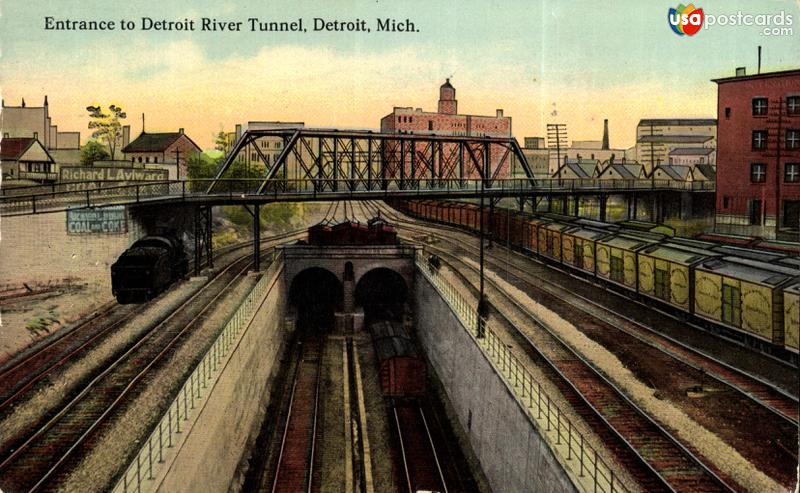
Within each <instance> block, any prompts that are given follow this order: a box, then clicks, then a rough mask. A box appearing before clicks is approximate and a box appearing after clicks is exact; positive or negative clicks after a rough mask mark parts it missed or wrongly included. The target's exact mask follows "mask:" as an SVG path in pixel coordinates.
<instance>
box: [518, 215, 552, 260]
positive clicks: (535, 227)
mask: <svg viewBox="0 0 800 493" xmlns="http://www.w3.org/2000/svg"><path fill="white" fill-rule="evenodd" d="M549 222H550V220H548V219H543V218H541V217H530V218H528V219H527V220H525V222H524V223H523V230H522V239H523V244H522V249H523V250H528V251H529V252H531V253H539V229H540V228H541V227H543V226H544V225H545V224H547V223H549Z"/></svg>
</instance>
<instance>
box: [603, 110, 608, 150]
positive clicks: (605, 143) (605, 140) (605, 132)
mask: <svg viewBox="0 0 800 493" xmlns="http://www.w3.org/2000/svg"><path fill="white" fill-rule="evenodd" d="M608 148H609V146H608V118H606V119H605V120H603V150H604V151H607V150H608Z"/></svg>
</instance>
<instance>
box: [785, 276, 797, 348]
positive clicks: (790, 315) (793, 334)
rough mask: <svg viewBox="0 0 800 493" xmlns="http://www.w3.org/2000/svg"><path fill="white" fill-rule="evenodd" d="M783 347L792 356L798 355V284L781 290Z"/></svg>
mask: <svg viewBox="0 0 800 493" xmlns="http://www.w3.org/2000/svg"><path fill="white" fill-rule="evenodd" d="M783 327H784V331H785V337H784V347H785V348H786V350H788V351H791V352H792V353H794V354H798V353H800V282H795V283H793V284H791V285H790V286H787V287H785V288H784V289H783Z"/></svg>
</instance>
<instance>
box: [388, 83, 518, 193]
mask: <svg viewBox="0 0 800 493" xmlns="http://www.w3.org/2000/svg"><path fill="white" fill-rule="evenodd" d="M381 132H384V133H406V134H423V135H425V134H427V135H457V136H472V137H502V138H509V137H511V118H510V117H507V116H503V110H502V109H498V110H497V112H496V114H495V116H478V115H461V114H458V100H456V89H455V88H454V87H453V86H452V84H450V79H447V80H446V81H445V83H444V84H442V85H441V87H439V106H438V110H437V111H436V112H430V111H422V108H416V109H415V108H412V107H397V106H396V107H395V108H394V109H393V110H392V112H391V113H389V114H388V115H386V116H384V117H383V118H381ZM443 152H445V153H449V152H450V149H449V147H448V146H447V145H445V148H444V149H443ZM503 154H504V153H502V152H501V151H500V150H494V149H493V150H492V157H491V159H492V167H493V168H494V167H495V166H496V165H497V164H499V163H500V162H502V167H503V171H501V175H503V174H504V173H505V172H507V169H508V167H509V166H510V163H511V162H512V158H510V157H509V158H507V159H503ZM456 155H457V153H456ZM468 159H469V157H468V156H467V155H466V153H465V155H464V160H465V161H464V162H467V160H468ZM467 174H468V176H469V177H471V178H477V176H478V175H477V173H475V172H474V171H468V172H467ZM501 175H498V176H501Z"/></svg>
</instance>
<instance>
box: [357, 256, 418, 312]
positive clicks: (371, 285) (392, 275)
mask: <svg viewBox="0 0 800 493" xmlns="http://www.w3.org/2000/svg"><path fill="white" fill-rule="evenodd" d="M407 299H408V287H407V286H406V281H405V280H404V279H403V276H401V275H400V274H398V273H397V272H395V271H393V270H391V269H387V268H385V267H378V268H377V269H373V270H371V271H369V272H367V273H366V274H364V275H363V276H362V277H361V279H360V280H359V281H358V284H357V285H356V292H355V301H356V305H358V306H361V307H363V308H364V318H365V322H366V323H370V322H371V321H372V320H374V319H376V318H380V319H396V320H399V319H400V318H401V317H402V315H403V304H404V303H405V302H406V300H407Z"/></svg>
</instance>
